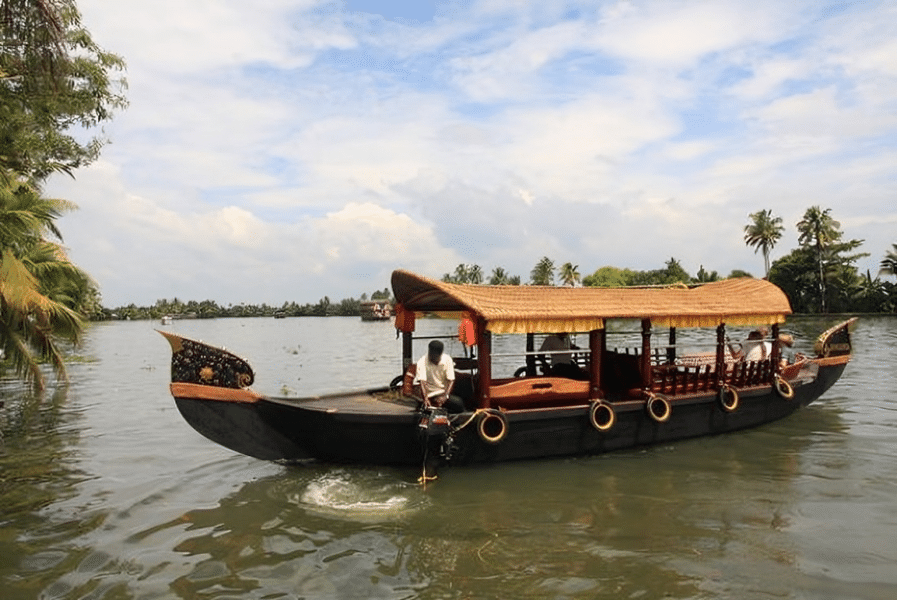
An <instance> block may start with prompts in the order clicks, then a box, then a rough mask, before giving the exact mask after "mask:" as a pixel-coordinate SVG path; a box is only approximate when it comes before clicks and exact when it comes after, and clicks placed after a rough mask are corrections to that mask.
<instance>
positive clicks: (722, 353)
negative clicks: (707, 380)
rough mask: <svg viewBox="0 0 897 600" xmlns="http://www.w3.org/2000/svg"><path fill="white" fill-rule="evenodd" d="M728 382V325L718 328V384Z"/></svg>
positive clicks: (722, 324)
mask: <svg viewBox="0 0 897 600" xmlns="http://www.w3.org/2000/svg"><path fill="white" fill-rule="evenodd" d="M725 380H726V324H725V323H720V324H719V326H717V328H716V384H717V386H721V385H722V384H723V382H724V381H725Z"/></svg>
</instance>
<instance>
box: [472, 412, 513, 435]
mask: <svg viewBox="0 0 897 600" xmlns="http://www.w3.org/2000/svg"><path fill="white" fill-rule="evenodd" d="M477 433H478V434H479V436H480V439H481V440H483V441H484V442H486V443H487V444H498V443H500V442H501V441H502V440H504V439H505V437H507V435H508V418H507V417H506V416H505V415H504V413H503V412H501V411H499V410H495V409H494V408H490V409H487V410H484V411H483V412H481V413H480V416H479V419H478V421H477Z"/></svg>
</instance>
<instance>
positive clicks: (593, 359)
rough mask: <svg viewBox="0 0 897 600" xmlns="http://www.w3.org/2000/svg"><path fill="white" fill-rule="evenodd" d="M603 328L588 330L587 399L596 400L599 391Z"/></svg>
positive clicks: (598, 397)
mask: <svg viewBox="0 0 897 600" xmlns="http://www.w3.org/2000/svg"><path fill="white" fill-rule="evenodd" d="M604 340H605V338H604V330H603V329H593V330H592V331H590V332H589V352H590V359H589V400H598V399H600V398H602V397H603V396H604V394H602V393H601V357H602V356H603V352H604Z"/></svg>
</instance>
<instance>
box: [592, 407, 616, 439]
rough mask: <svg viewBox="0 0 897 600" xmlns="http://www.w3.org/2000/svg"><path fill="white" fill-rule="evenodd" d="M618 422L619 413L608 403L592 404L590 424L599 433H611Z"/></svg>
mask: <svg viewBox="0 0 897 600" xmlns="http://www.w3.org/2000/svg"><path fill="white" fill-rule="evenodd" d="M616 422H617V413H615V412H614V407H613V406H611V405H610V404H608V403H606V402H601V401H600V400H599V401H597V402H592V406H590V407H589V423H591V424H592V427H594V428H595V429H597V430H598V431H610V429H611V427H613V426H614V423H616Z"/></svg>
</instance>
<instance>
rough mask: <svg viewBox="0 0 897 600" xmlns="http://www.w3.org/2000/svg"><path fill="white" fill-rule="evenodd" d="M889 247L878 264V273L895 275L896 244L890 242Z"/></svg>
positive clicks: (896, 260)
mask: <svg viewBox="0 0 897 600" xmlns="http://www.w3.org/2000/svg"><path fill="white" fill-rule="evenodd" d="M891 248H892V250H889V251H888V252H886V253H885V257H884V258H883V259H882V261H881V264H880V265H879V271H878V274H879V275H897V244H891Z"/></svg>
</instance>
